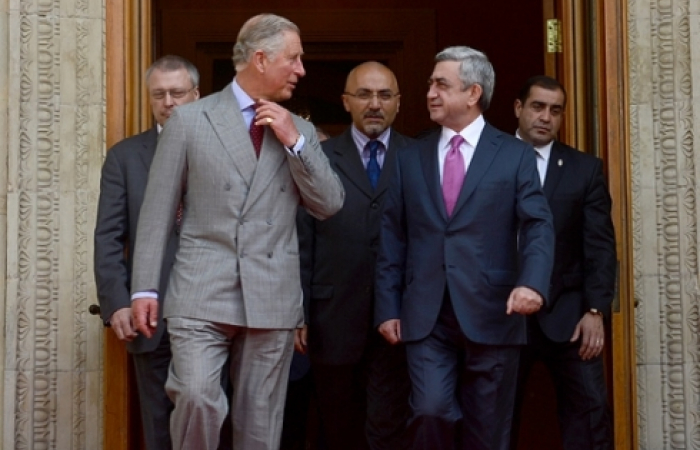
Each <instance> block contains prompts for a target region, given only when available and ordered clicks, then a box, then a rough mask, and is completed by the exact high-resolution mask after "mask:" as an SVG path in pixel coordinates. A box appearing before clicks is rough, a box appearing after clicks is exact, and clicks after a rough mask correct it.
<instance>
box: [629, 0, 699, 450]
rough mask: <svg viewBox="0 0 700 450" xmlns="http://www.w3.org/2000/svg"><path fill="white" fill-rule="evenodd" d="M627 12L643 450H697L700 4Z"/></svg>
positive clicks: (653, 5)
mask: <svg viewBox="0 0 700 450" xmlns="http://www.w3.org/2000/svg"><path fill="white" fill-rule="evenodd" d="M628 8H629V20H628V24H629V47H630V55H629V66H630V79H629V88H630V115H629V123H630V142H631V151H632V155H631V156H632V196H633V197H632V203H633V223H632V224H631V225H632V227H633V235H634V284H635V301H636V302H638V306H637V313H636V318H635V321H636V336H637V339H636V345H637V347H636V355H637V398H638V415H637V420H638V430H639V448H641V449H649V450H656V449H697V448H700V365H699V363H700V340H699V338H700V334H699V333H698V332H699V331H700V314H699V313H700V311H699V310H698V306H699V305H700V304H699V301H700V287H699V286H698V270H699V266H698V218H699V214H700V209H699V203H698V201H699V200H700V199H699V198H698V181H699V180H700V173H699V170H700V164H699V163H700V2H698V1H697V0H684V1H678V0H674V1H669V0H655V1H649V0H644V1H639V0H637V1H630V2H629V4H628ZM696 137H698V138H699V139H698V140H696V139H695V138H696Z"/></svg>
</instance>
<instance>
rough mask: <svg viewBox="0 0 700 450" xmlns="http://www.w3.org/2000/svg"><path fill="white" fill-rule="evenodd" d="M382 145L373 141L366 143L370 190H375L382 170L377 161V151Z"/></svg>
mask: <svg viewBox="0 0 700 450" xmlns="http://www.w3.org/2000/svg"><path fill="white" fill-rule="evenodd" d="M381 145H382V143H381V142H379V141H377V140H373V141H369V142H368V143H367V149H369V162H367V169H366V170H367V176H368V177H369V183H370V184H371V185H372V189H376V188H377V182H378V181H379V174H381V172H382V169H381V168H380V167H379V161H377V150H379V146H381Z"/></svg>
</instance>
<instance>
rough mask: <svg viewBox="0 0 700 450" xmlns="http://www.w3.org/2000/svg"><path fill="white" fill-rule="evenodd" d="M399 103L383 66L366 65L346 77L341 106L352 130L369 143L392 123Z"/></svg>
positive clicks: (389, 73)
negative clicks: (362, 134) (349, 120)
mask: <svg viewBox="0 0 700 450" xmlns="http://www.w3.org/2000/svg"><path fill="white" fill-rule="evenodd" d="M399 103H400V96H399V85H398V83H397V81H396V77H395V76H394V73H393V72H392V71H391V70H390V69H389V68H388V67H386V66H385V65H384V64H381V63H378V62H376V61H368V62H365V63H362V64H360V65H359V66H357V67H355V68H354V69H352V70H351V71H350V73H349V74H348V78H347V81H346V82H345V93H344V94H343V105H344V106H345V110H346V111H348V112H349V113H350V115H351V116H352V122H353V124H354V125H355V127H356V128H357V129H358V130H359V131H361V132H362V133H364V134H365V135H366V136H367V137H369V138H370V139H374V138H376V137H377V136H379V135H380V134H381V133H382V132H383V131H384V130H386V129H387V128H389V127H390V126H391V124H392V123H394V118H396V113H398V111H399Z"/></svg>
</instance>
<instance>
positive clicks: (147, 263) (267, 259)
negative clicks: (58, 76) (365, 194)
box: [132, 85, 344, 329]
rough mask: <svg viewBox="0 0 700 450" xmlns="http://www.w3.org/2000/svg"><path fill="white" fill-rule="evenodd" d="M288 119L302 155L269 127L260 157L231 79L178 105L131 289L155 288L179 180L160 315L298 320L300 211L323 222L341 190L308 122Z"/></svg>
mask: <svg viewBox="0 0 700 450" xmlns="http://www.w3.org/2000/svg"><path fill="white" fill-rule="evenodd" d="M294 122H295V124H296V126H297V128H298V129H299V131H300V132H301V133H302V134H303V135H304V137H305V140H306V143H305V145H304V147H303V149H302V150H301V153H300V155H299V156H293V155H291V154H289V152H288V151H287V150H286V149H285V148H284V146H283V145H282V143H280V142H279V140H277V138H276V137H275V135H274V133H273V132H272V131H271V130H270V129H266V130H265V136H264V139H263V146H262V151H261V155H260V159H259V160H258V159H256V157H255V153H254V150H253V145H252V143H251V140H250V135H249V133H248V129H247V127H246V125H245V121H244V119H243V116H242V114H241V111H240V107H239V105H238V102H237V101H236V99H235V96H234V95H233V92H232V90H231V86H230V85H229V86H227V87H226V88H225V89H224V90H223V91H221V92H218V93H216V94H213V95H210V96H208V97H206V98H204V99H202V100H199V101H197V102H194V103H190V104H187V105H183V106H180V107H178V108H177V109H176V110H175V112H174V113H173V114H172V116H171V117H170V119H168V122H167V124H166V126H165V129H164V130H163V133H162V136H161V139H160V142H159V144H158V149H157V150H156V155H155V158H154V161H153V165H152V169H151V174H150V176H149V182H148V187H147V188H146V197H145V199H144V206H143V210H142V213H141V217H140V219H139V232H138V235H137V245H136V254H135V258H134V282H133V285H132V291H133V292H138V291H145V290H152V289H157V286H158V278H159V276H160V268H159V265H158V264H156V262H157V261H159V260H160V259H161V258H162V255H163V252H164V251H165V247H166V241H167V236H168V234H169V233H170V230H171V229H172V227H173V223H174V216H175V211H176V208H177V205H178V200H179V199H180V197H181V194H182V190H183V186H185V185H186V192H185V195H184V205H185V207H184V216H183V222H182V229H181V233H180V248H179V249H178V252H177V255H176V260H175V264H174V266H173V270H172V273H171V277H170V283H169V286H168V292H167V294H166V302H165V311H164V316H165V317H166V318H168V317H187V318H193V319H200V320H206V321H211V322H218V323H225V324H232V325H239V326H245V327H249V328H266V329H289V328H294V327H297V326H300V325H301V323H302V293H301V283H300V279H299V249H298V244H297V231H296V224H295V217H296V211H297V207H298V205H299V204H301V205H303V206H304V207H305V208H306V209H307V210H308V211H309V212H310V213H311V214H313V215H314V216H315V217H317V218H319V219H325V218H327V217H330V216H331V215H333V214H334V213H335V212H336V211H338V210H339V209H340V208H341V206H342V204H343V199H344V191H343V187H342V184H341V183H340V180H339V179H338V177H337V175H336V174H335V173H334V172H333V171H332V170H331V168H330V166H329V164H328V159H327V158H326V157H325V155H324V154H323V152H322V151H321V147H320V145H319V143H318V138H317V137H316V132H315V130H314V127H313V125H312V124H311V123H309V122H307V121H305V120H303V119H301V118H299V117H297V116H294ZM161 295H162V293H161Z"/></svg>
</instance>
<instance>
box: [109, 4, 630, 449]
mask: <svg viewBox="0 0 700 450" xmlns="http://www.w3.org/2000/svg"><path fill="white" fill-rule="evenodd" d="M268 2H269V5H270V6H269V8H268V9H269V10H271V11H273V12H278V13H280V14H283V15H287V16H288V17H290V19H292V20H294V21H295V22H297V23H298V24H299V25H300V27H301V29H302V38H303V41H304V46H305V51H306V52H307V55H306V57H305V63H307V61H308V64H309V65H310V66H309V67H308V69H309V70H308V71H309V72H311V67H313V69H314V71H317V69H319V68H325V69H328V71H327V72H324V73H325V75H324V78H323V79H320V80H317V81H314V82H313V83H308V84H309V86H307V87H310V86H311V85H313V87H314V89H316V90H319V89H321V90H322V89H326V91H324V92H321V93H314V98H313V99H312V100H313V102H316V103H313V102H312V104H314V105H316V106H318V104H320V105H321V108H322V109H321V110H320V111H322V112H321V113H315V112H311V115H312V119H313V120H314V121H316V119H317V117H319V116H322V117H324V120H325V119H327V118H329V117H330V119H328V120H327V122H328V123H325V124H322V125H323V126H324V128H329V131H330V132H331V133H332V134H336V132H339V131H340V130H341V129H343V128H344V127H345V126H347V124H348V123H349V119H347V118H345V117H341V116H336V115H335V112H334V111H335V110H334V109H333V105H332V102H333V101H338V100H339V92H340V91H339V90H340V89H342V83H343V82H344V76H345V73H346V70H347V68H349V67H351V66H352V65H353V64H354V63H356V62H360V61H363V60H367V59H378V60H381V61H383V62H385V63H386V64H387V65H389V66H390V67H391V68H392V69H393V70H394V71H395V72H396V73H397V76H398V78H399V80H400V85H401V93H402V105H401V106H402V108H401V113H400V114H399V116H398V118H397V120H398V122H397V124H396V126H397V128H398V129H399V130H400V131H402V132H406V133H408V134H417V133H418V132H420V131H422V130H424V129H425V128H428V127H430V126H432V124H431V123H430V121H429V119H428V117H427V114H425V100H424V99H425V90H426V88H425V80H426V79H427V76H428V75H429V74H430V71H431V70H432V65H433V63H432V57H433V56H434V54H435V52H436V51H437V50H439V49H441V48H443V47H445V46H448V45H457V44H463V43H466V44H468V45H473V46H474V47H475V48H479V49H482V50H486V52H487V54H488V55H489V57H490V58H491V59H492V61H493V62H494V65H495V66H496V69H497V70H496V72H497V78H498V83H497V87H496V96H495V97H494V103H497V104H496V105H495V106H494V107H493V108H492V109H491V110H489V111H488V113H487V119H488V120H490V121H491V122H492V123H494V124H495V125H496V126H497V127H499V128H501V129H503V130H505V131H508V130H515V128H514V126H515V123H516V122H515V119H514V118H513V115H512V103H513V100H514V98H515V95H516V94H517V89H518V88H519V85H520V83H522V82H523V81H524V79H525V78H527V77H528V76H530V75H534V74H537V73H547V74H548V75H552V76H555V77H557V78H558V79H559V80H561V81H562V82H563V84H564V86H565V87H566V89H567V91H568V93H569V102H568V105H567V111H566V115H567V117H566V120H565V123H564V126H563V128H562V131H561V136H560V138H561V139H562V140H563V141H565V142H567V143H569V144H571V145H574V146H576V147H578V148H580V149H582V150H584V151H588V152H591V153H594V154H596V155H598V156H600V157H602V158H603V159H604V160H605V162H606V167H607V169H608V178H609V182H610V189H611V194H612V196H613V199H614V204H613V208H614V211H613V214H614V223H615V228H616V232H617V236H618V254H619V256H620V277H619V281H620V288H619V291H618V296H617V299H616V301H615V305H614V312H613V318H612V328H611V330H609V331H610V333H611V334H610V335H611V336H612V339H610V340H609V344H608V348H607V350H606V352H607V353H606V354H607V362H608V373H609V376H608V380H609V383H608V387H609V390H610V393H611V404H612V405H613V410H614V417H615V433H616V435H615V439H616V448H617V449H620V450H622V449H625V450H627V449H629V448H635V447H634V444H635V442H636V438H635V434H636V425H635V424H636V422H635V420H636V406H635V405H636V402H635V391H634V386H635V381H634V372H633V369H634V359H633V357H634V341H633V339H634V333H633V315H632V312H633V305H632V298H631V293H632V289H631V276H630V272H631V248H632V247H631V245H630V244H631V242H630V236H629V233H628V230H626V228H625V227H626V226H627V225H626V224H628V223H630V222H629V220H628V217H629V203H628V197H629V193H628V191H629V185H630V182H629V175H628V173H627V170H626V167H628V158H629V150H628V148H627V143H626V136H628V135H629V134H628V131H627V128H626V124H625V122H624V117H625V116H626V113H625V111H626V94H625V86H624V85H623V82H624V80H626V79H627V77H626V68H625V66H624V61H626V55H625V53H624V36H625V34H624V33H625V32H624V27H620V24H624V23H625V21H624V20H623V19H624V17H626V16H625V14H624V13H625V12H624V10H623V8H624V3H625V2H624V1H623V0H610V1H606V2H592V3H591V2H579V1H577V0H541V3H539V6H538V7H537V8H534V7H533V6H532V4H530V3H528V4H527V5H525V4H524V3H527V2H522V1H520V0H497V1H496V3H499V5H498V6H495V5H494V4H493V3H494V2H465V5H462V7H463V8H465V9H467V10H468V11H466V10H465V12H464V14H457V13H455V14H452V13H450V14H445V13H444V10H446V7H445V8H441V7H440V5H441V4H442V3H444V4H445V5H448V4H452V3H450V2H447V1H444V0H438V2H437V3H435V2H433V3H431V4H430V5H429V6H430V8H426V7H425V5H426V4H425V2H424V0H387V1H386V2H385V3H383V4H382V9H376V7H375V6H374V5H375V4H374V3H373V2H367V1H363V0H355V1H353V2H340V1H334V2H330V3H332V4H331V5H330V6H329V7H328V8H323V9H320V8H319V7H318V4H317V2H314V1H312V0H308V1H306V0H300V1H299V2H296V3H295V5H294V9H293V10H292V9H291V7H289V6H287V7H286V9H282V8H285V6H284V5H285V2H282V1H273V0H268ZM466 3H468V5H467V4H466ZM589 3H591V4H590V5H589ZM238 4H239V2H231V1H228V0H210V1H207V2H202V6H201V9H202V11H199V10H198V9H197V8H200V7H199V6H193V2H189V1H187V0H168V1H164V0H153V1H149V0H107V1H106V16H107V20H106V27H107V34H106V38H107V39H106V41H107V65H106V68H107V109H106V114H107V145H108V146H110V145H112V144H114V143H115V142H117V141H119V140H120V139H122V138H124V137H125V136H129V135H132V134H135V133H136V132H139V131H140V130H143V129H146V128H147V127H148V126H149V124H150V121H151V118H150V113H149V111H148V106H147V101H146V96H145V88H144V83H143V74H144V72H145V70H146V68H147V67H148V65H149V64H150V62H151V61H152V60H153V56H161V55H163V54H166V53H177V54H180V55H182V56H185V57H187V58H188V59H190V60H192V61H193V62H195V64H196V65H197V66H198V67H199V68H200V71H201V72H202V86H201V91H202V94H203V95H206V94H207V93H210V92H211V91H212V90H215V89H216V88H219V87H220V85H221V83H222V82H228V80H230V75H228V73H232V72H226V71H227V70H230V69H231V68H230V59H229V58H230V53H231V47H230V44H231V43H232V42H233V40H235V35H236V34H237V30H238V27H239V25H240V23H242V21H243V20H245V19H246V18H247V17H250V16H251V15H253V14H255V13H257V12H259V11H257V10H256V11H252V10H250V9H249V7H246V6H243V5H244V4H242V3H241V6H238ZM159 5H161V6H164V5H169V6H168V8H167V11H166V10H165V9H163V7H159ZM172 5H180V6H172ZM305 5H306V6H305ZM504 5H505V6H504ZM278 6H279V7H278ZM496 7H497V8H498V10H499V14H493V11H494V8H496ZM178 8H180V9H178ZM207 9H208V10H209V12H208V13H207V12H206V11H204V10H207ZM207 14H208V16H207ZM467 14H470V15H472V17H473V16H474V15H476V16H478V17H479V21H477V22H479V23H475V24H473V25H471V26H472V27H477V28H479V30H478V32H476V33H475V34H473V35H469V36H470V37H469V39H464V38H460V36H459V35H456V34H455V33H466V31H464V27H463V26H462V22H463V21H462V19H461V17H464V16H466V15H467ZM526 14H534V15H535V17H526V16H525V15H526ZM386 18H389V19H390V20H386ZM550 19H555V21H554V22H549V26H548V22H547V20H550ZM489 20H493V21H496V20H498V21H499V24H498V26H494V24H493V23H490V22H489ZM508 20H512V23H510V22H509V23H508V24H504V21H508ZM164 21H170V22H167V23H164ZM482 22H483V23H482ZM348 23H350V24H352V26H347V24H348ZM533 23H541V24H542V29H541V31H539V32H534V33H532V32H531V30H528V33H529V34H527V35H528V36H529V37H530V38H531V39H525V40H523V39H522V36H520V37H518V36H519V35H518V33H520V32H521V31H519V30H522V27H524V26H528V27H530V28H532V27H531V24H533ZM319 24H321V25H323V26H319ZM167 27H171V28H167ZM518 27H520V29H518ZM550 28H551V29H558V30H559V33H558V36H559V37H558V38H557V35H556V34H553V35H550V36H549V37H548V35H547V30H548V29H550ZM173 30H174V31H175V33H171V32H172V31H173ZM493 30H501V31H499V39H493ZM169 33H171V34H169ZM450 33H452V34H450ZM508 33H510V34H508ZM522 34H523V35H525V34H524V33H522ZM516 40H517V45H518V50H519V51H518V52H515V53H514V52H513V51H512V48H513V47H512V43H513V42H516ZM548 41H550V42H549V43H550V44H552V50H553V51H550V50H548V48H547V42H548ZM489 46H490V47H489ZM494 46H500V49H501V50H499V49H498V48H495V47H494ZM516 53H517V54H516ZM503 64H515V65H516V67H515V68H514V70H503ZM528 64H529V65H528ZM508 68H510V67H506V69H508ZM222 74H223V75H222ZM310 76H311V75H309V77H310ZM222 80H223V81H222ZM307 81H308V80H307ZM338 83H341V86H340V88H339V87H338V86H337V84H338ZM300 87H301V86H300ZM336 91H337V92H336ZM297 94H300V92H297ZM297 94H295V96H296V95H297ZM499 104H500V106H502V107H500V106H499ZM503 105H505V106H503ZM324 108H325V109H324ZM499 108H500V109H499ZM316 110H317V109H316ZM316 110H314V111H316ZM314 116H315V117H314ZM105 333H106V335H105V339H104V343H105V344H104V345H105V347H104V355H103V358H104V387H103V392H104V408H105V409H104V447H103V448H104V449H106V450H127V449H128V450H134V449H139V448H143V447H142V445H143V444H142V439H141V431H140V425H139V421H138V410H139V409H138V404H137V402H136V394H135V391H136V389H135V386H134V384H133V379H132V375H131V374H130V369H129V360H130V359H129V358H128V356H127V354H126V350H125V348H124V346H123V345H122V344H121V343H120V342H118V341H117V340H116V338H115V337H114V335H113V333H112V331H111V330H105ZM610 341H611V342H610ZM544 376H545V377H546V372H545V375H544ZM550 383H551V381H550ZM534 387H535V391H534V392H535V393H536V394H537V395H539V396H540V397H537V398H538V399H544V401H541V402H536V403H538V407H539V409H538V412H536V413H535V415H533V414H526V417H529V418H530V419H532V420H531V421H530V422H531V423H530V422H528V425H527V427H528V429H531V427H533V426H536V424H535V422H540V423H546V424H547V425H548V427H547V428H546V430H545V431H546V432H536V433H531V436H532V437H531V439H532V443H533V445H534V446H531V447H527V448H537V449H538V450H541V449H543V448H546V449H556V448H559V447H557V446H558V445H559V440H558V439H555V438H558V436H557V435H556V434H554V433H553V428H555V427H552V423H556V416H555V413H554V398H553V390H552V388H551V385H550V386H549V387H548V386H547V384H546V382H545V383H538V385H537V386H534ZM548 389H549V390H548ZM542 414H545V415H546V417H545V416H543V415H542ZM535 418H536V420H535ZM543 436H549V437H553V438H552V439H551V440H548V441H547V442H545V443H541V442H540V441H537V438H541V437H543ZM528 440H530V439H528ZM538 442H540V443H539V445H537V443H538Z"/></svg>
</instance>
